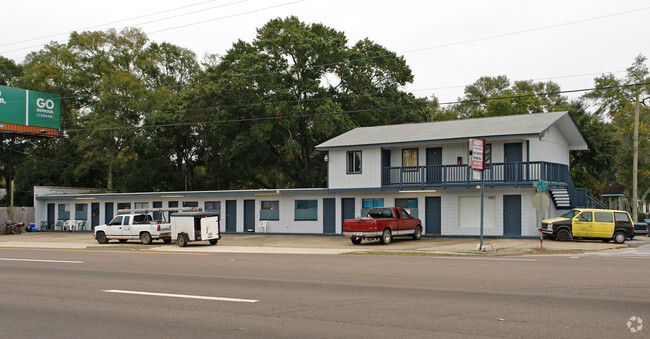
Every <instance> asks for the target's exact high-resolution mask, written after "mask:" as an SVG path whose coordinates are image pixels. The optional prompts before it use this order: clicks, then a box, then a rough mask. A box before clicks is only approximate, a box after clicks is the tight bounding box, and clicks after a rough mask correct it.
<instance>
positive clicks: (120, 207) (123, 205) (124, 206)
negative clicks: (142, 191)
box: [117, 202, 131, 211]
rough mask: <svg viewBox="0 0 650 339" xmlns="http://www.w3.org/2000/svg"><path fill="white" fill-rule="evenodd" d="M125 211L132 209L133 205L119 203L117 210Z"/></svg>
mask: <svg viewBox="0 0 650 339" xmlns="http://www.w3.org/2000/svg"><path fill="white" fill-rule="evenodd" d="M125 209H131V203H130V202H118V203H117V210H118V211H119V210H125Z"/></svg>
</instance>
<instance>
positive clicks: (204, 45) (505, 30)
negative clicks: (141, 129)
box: [0, 0, 650, 103]
mask: <svg viewBox="0 0 650 339" xmlns="http://www.w3.org/2000/svg"><path fill="white" fill-rule="evenodd" d="M0 12H1V13H2V15H1V17H2V20H0V30H1V31H2V32H3V34H2V38H1V39H0V55H1V56H4V57H6V58H10V59H13V60H15V61H16V62H22V61H23V60H24V57H25V56H26V55H27V54H28V53H29V52H31V51H37V50H39V49H40V48H41V47H42V46H43V45H44V44H46V43H48V42H50V41H58V42H61V43H65V42H66V41H67V38H68V36H69V33H70V32H71V31H78V32H81V31H97V30H106V29H108V28H116V29H118V30H119V29H121V28H124V27H139V28H141V29H142V30H143V31H144V32H146V33H147V34H148V36H149V38H150V39H151V40H152V41H156V42H169V43H172V44H175V45H178V46H181V47H185V48H188V49H190V50H192V51H194V52H195V53H196V54H197V56H198V58H199V60H203V56H204V55H205V54H217V55H223V54H225V53H226V51H227V50H228V49H230V48H231V47H232V44H233V43H234V42H236V41H237V40H240V39H241V40H244V41H247V42H250V41H252V40H253V39H254V38H255V34H256V29H257V28H260V27H262V26H263V25H264V24H265V23H266V22H268V21H269V20H270V19H273V18H278V17H280V18H284V17H287V16H297V17H298V18H299V19H300V20H301V21H303V22H305V23H322V24H324V25H326V26H329V27H331V28H334V29H336V30H338V31H341V32H343V33H345V35H346V36H347V38H348V44H349V45H353V44H354V43H356V42H357V41H359V40H361V39H364V38H369V39H370V40H372V41H374V42H375V43H378V44H380V45H382V46H384V47H385V48H387V49H388V50H391V51H393V52H396V53H397V54H398V55H400V56H403V57H404V58H405V60H406V63H407V64H408V65H409V67H410V68H411V69H412V71H413V74H414V77H415V79H414V81H413V83H410V84H408V85H407V86H405V87H404V89H405V90H406V91H410V92H412V93H413V94H414V95H415V96H416V97H429V98H431V97H432V96H433V95H435V96H436V97H437V98H438V99H439V100H440V102H441V103H446V102H453V101H455V100H457V99H458V98H459V97H462V96H463V91H464V87H465V86H466V85H469V84H472V83H473V82H475V81H476V80H477V79H478V78H480V77H481V76H498V75H506V76H507V77H508V78H509V79H510V80H511V81H512V82H514V81H516V80H531V79H532V80H535V81H548V80H552V81H554V82H556V83H558V84H559V85H560V86H561V88H562V90H576V89H587V88H592V87H593V84H594V82H593V79H594V78H595V77H597V76H599V75H600V74H603V73H614V74H615V75H616V76H617V77H619V78H623V77H624V76H625V69H626V68H628V67H629V66H630V65H631V64H632V62H633V61H634V58H635V57H636V56H637V55H639V54H643V55H645V56H647V57H650V34H649V33H650V2H648V1H647V0H644V1H633V0H630V1H626V0H619V1H611V0H606V1H601V0H589V1H583V0H562V1H555V0H547V1H523V0H519V1H509V0H508V1H506V0H503V1H498V0H492V1H478V0H475V1H468V0H454V1H450V0H448V1H433V0H430V1H424V0H419V1H415V0H401V1H387V0H374V1H367V0H348V1H341V0H327V1H325V0H212V1H208V0H193V1H168V0H156V1H148V0H146V1H145V0H142V1H124V0H112V1H87V0H85V1H78V0H59V1H51V0H48V1H32V0H21V1H11V2H9V1H6V2H4V3H3V4H2V5H1V6H0ZM575 95H579V94H574V96H575Z"/></svg>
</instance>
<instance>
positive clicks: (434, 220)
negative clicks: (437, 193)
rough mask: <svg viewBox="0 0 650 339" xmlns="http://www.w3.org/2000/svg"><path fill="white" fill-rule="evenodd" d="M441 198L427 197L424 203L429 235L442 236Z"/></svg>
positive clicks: (426, 230) (426, 226)
mask: <svg viewBox="0 0 650 339" xmlns="http://www.w3.org/2000/svg"><path fill="white" fill-rule="evenodd" d="M440 200H441V199H440V197H426V199H425V202H424V205H425V206H424V209H425V211H424V213H425V215H426V221H425V228H426V229H425V230H424V231H425V232H426V233H427V234H440V233H441V227H440V223H441V219H442V214H441V208H440V206H441V203H440Z"/></svg>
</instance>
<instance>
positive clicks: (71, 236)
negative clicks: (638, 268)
mask: <svg viewBox="0 0 650 339" xmlns="http://www.w3.org/2000/svg"><path fill="white" fill-rule="evenodd" d="M648 242H650V238H648V237H645V236H640V237H636V238H635V239H633V240H631V241H628V242H626V243H625V244H620V245H619V244H615V243H613V242H609V243H603V242H601V241H597V240H579V241H566V242H560V241H552V240H545V241H544V249H545V250H546V252H545V253H551V254H561V253H562V252H566V253H582V252H587V253H589V252H599V251H615V250H620V249H625V248H628V247H630V246H638V245H642V244H646V243H648ZM483 243H484V245H485V247H487V249H488V252H487V253H491V254H503V255H508V254H510V255H512V254H531V253H536V251H535V250H536V249H539V247H540V246H539V239H503V238H495V239H484V242H483ZM478 244H479V239H478V237H477V238H428V237H424V238H422V240H419V241H414V240H411V239H406V238H405V239H400V238H396V239H393V242H392V243H391V244H389V245H387V246H384V245H381V244H380V243H379V241H368V242H366V241H364V242H362V243H361V244H360V245H353V244H352V243H351V242H350V240H349V239H347V238H343V237H341V236H317V235H275V234H272V235H269V234H225V235H223V236H222V239H221V240H219V243H218V244H217V245H216V246H210V245H208V244H207V242H197V243H190V244H189V245H188V246H187V247H184V248H181V247H178V246H177V245H176V244H175V243H172V244H163V243H162V242H161V241H157V242H154V243H153V244H151V245H148V246H145V245H142V244H140V242H139V241H135V240H133V241H129V242H127V243H125V244H121V243H119V242H117V241H115V240H112V241H111V242H109V243H108V244H106V245H100V244H98V243H97V242H96V241H95V239H94V238H93V235H92V233H65V232H57V233H53V232H36V233H23V234H20V235H1V236H0V248H7V247H13V248H62V249H63V248H66V249H84V248H134V249H140V250H152V251H169V252H229V253H294V254H341V253H354V252H415V253H431V254H433V253H438V254H460V255H463V254H477V253H479V252H477V251H475V249H476V248H477V246H478Z"/></svg>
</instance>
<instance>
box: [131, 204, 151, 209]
mask: <svg viewBox="0 0 650 339" xmlns="http://www.w3.org/2000/svg"><path fill="white" fill-rule="evenodd" d="M134 208H135V209H144V208H149V203H148V202H136V203H135V207H134Z"/></svg>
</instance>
